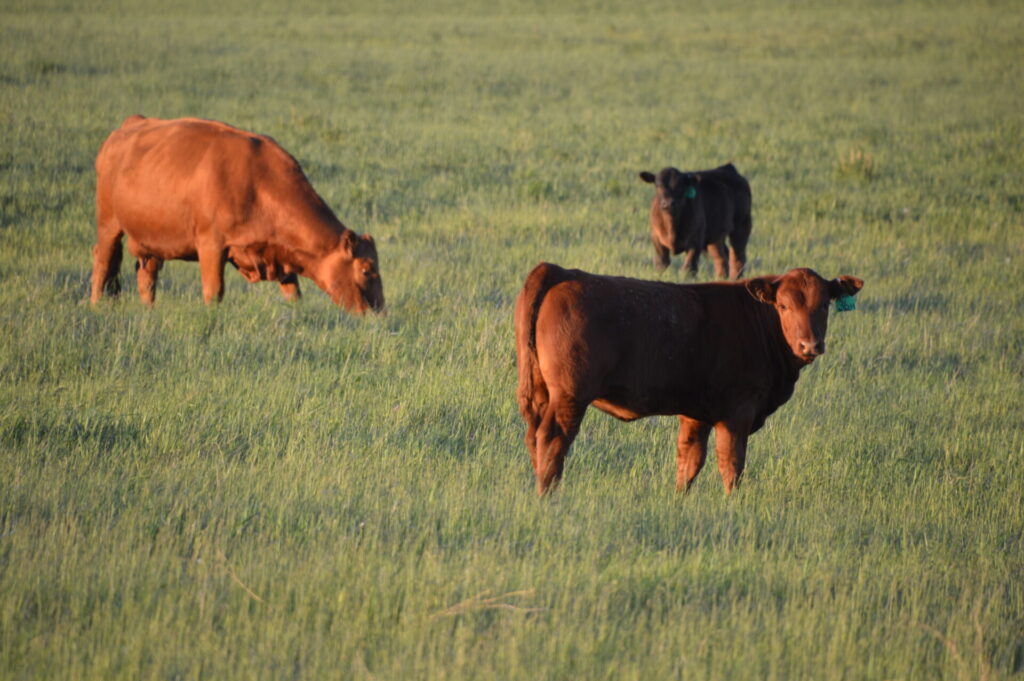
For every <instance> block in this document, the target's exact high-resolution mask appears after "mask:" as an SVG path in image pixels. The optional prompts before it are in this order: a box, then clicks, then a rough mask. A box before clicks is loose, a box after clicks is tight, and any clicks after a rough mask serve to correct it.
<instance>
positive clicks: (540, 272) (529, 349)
mask: <svg viewBox="0 0 1024 681" xmlns="http://www.w3.org/2000/svg"><path fill="white" fill-rule="evenodd" d="M570 278H571V275H570V273H569V272H568V271H566V270H564V269H562V268H561V267H559V266H558V265H552V264H550V263H546V262H542V263H540V264H539V265H537V266H536V267H534V268H533V270H532V271H531V272H530V274H529V275H528V276H527V277H526V282H525V283H524V284H523V290H522V291H520V292H519V298H518V299H517V300H516V311H515V327H516V359H517V361H518V364H519V389H518V391H517V392H516V395H517V396H518V398H519V405H520V408H521V409H522V410H524V411H526V410H530V411H534V410H535V409H536V405H535V404H534V394H535V393H534V374H535V373H536V372H537V371H538V368H537V315H538V314H539V313H540V305H541V303H542V302H543V301H544V296H545V295H546V294H547V292H548V291H549V290H550V289H551V287H552V286H554V285H555V284H558V283H559V282H562V281H565V280H567V279H570Z"/></svg>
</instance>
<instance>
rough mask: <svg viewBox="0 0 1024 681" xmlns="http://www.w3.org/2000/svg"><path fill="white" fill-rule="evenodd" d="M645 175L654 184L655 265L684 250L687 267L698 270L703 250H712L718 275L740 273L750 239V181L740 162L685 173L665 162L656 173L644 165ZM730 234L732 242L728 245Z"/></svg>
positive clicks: (663, 264) (734, 276) (736, 276)
mask: <svg viewBox="0 0 1024 681" xmlns="http://www.w3.org/2000/svg"><path fill="white" fill-rule="evenodd" d="M640 179H641V180H643V181H644V182H648V183H650V184H653V185H654V187H655V188H654V199H653V200H652V201H651V241H652V242H654V266H655V267H656V268H657V269H659V270H663V269H665V268H666V267H668V265H669V262H670V261H671V260H672V256H673V255H678V254H680V253H683V252H685V253H686V256H685V257H684V259H683V269H684V270H685V271H686V273H687V274H690V275H694V274H696V273H697V263H698V262H699V260H700V253H701V251H703V250H707V251H708V252H709V253H710V254H711V259H712V260H713V261H714V263H715V275H716V276H718V277H719V278H722V279H724V278H725V276H726V261H728V268H729V277H730V278H732V279H739V276H740V273H742V272H743V267H744V266H745V265H746V263H747V241H749V240H750V229H751V224H752V223H751V219H750V184H749V183H748V182H747V179H746V178H745V177H743V176H742V175H740V174H739V172H738V171H737V170H736V166H734V165H733V164H731V163H727V164H725V165H724V166H719V167H718V168H713V169H711V170H700V171H697V172H687V173H684V172H682V171H680V170H676V169H675V168H663V169H662V170H661V171H659V172H658V174H657V175H655V174H654V173H649V172H647V171H644V172H642V173H640ZM726 237H728V238H729V245H730V246H731V248H726V245H725V239H726Z"/></svg>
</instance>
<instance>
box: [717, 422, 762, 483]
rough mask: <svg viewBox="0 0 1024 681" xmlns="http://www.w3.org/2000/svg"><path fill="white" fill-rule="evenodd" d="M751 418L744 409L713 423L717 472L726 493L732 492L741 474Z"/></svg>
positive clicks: (745, 459)
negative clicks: (739, 412)
mask: <svg viewBox="0 0 1024 681" xmlns="http://www.w3.org/2000/svg"><path fill="white" fill-rule="evenodd" d="M752 420H753V419H752V418H751V416H750V414H749V412H747V411H744V412H743V413H741V414H737V415H734V416H733V417H732V418H729V419H727V420H725V421H721V422H719V423H717V424H715V440H716V442H715V453H716V454H717V455H718V472H719V473H720V474H721V475H722V484H724V485H725V493H726V494H729V493H730V492H732V490H733V489H734V488H735V487H736V485H738V484H739V481H740V476H742V475H743V466H744V465H745V464H746V461H747V438H748V437H750V424H751V422H752Z"/></svg>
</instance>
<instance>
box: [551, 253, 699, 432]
mask: <svg viewBox="0 0 1024 681" xmlns="http://www.w3.org/2000/svg"><path fill="white" fill-rule="evenodd" d="M573 273H574V276H573V277H572V278H571V279H569V280H566V281H562V282H561V283H558V284H556V285H554V286H552V287H551V289H550V290H548V291H547V294H546V296H545V297H544V300H543V302H542V304H541V306H540V309H539V311H538V314H537V321H536V338H537V356H538V362H539V364H540V368H541V372H542V374H543V375H544V377H545V380H547V381H548V384H549V390H551V389H554V390H558V389H559V388H560V387H561V388H564V389H566V390H568V389H569V388H568V386H570V385H571V386H573V388H572V390H573V392H576V391H579V390H581V389H582V391H583V393H584V394H583V395H577V397H578V398H580V399H585V400H586V401H591V400H601V399H608V400H613V401H615V402H616V403H617V404H619V405H621V406H624V407H626V408H628V409H629V410H632V411H635V412H637V413H642V414H645V415H646V414H651V413H679V412H678V411H672V410H673V409H674V408H675V406H676V404H677V402H678V399H679V397H680V396H679V385H680V383H681V382H682V378H683V377H684V376H688V375H691V374H692V372H693V371H694V370H699V366H698V365H697V363H695V362H694V361H693V360H694V359H695V355H694V353H695V351H696V340H697V336H698V334H699V332H700V326H701V323H702V320H703V316H704V315H703V310H702V309H701V306H700V304H699V301H698V300H697V298H696V297H695V296H694V295H693V292H692V290H690V289H689V288H688V287H684V286H679V285H674V284H668V283H662V282H651V281H642V280H636V279H628V278H625V277H605V276H599V275H590V274H587V273H582V272H578V271H573ZM691 378H692V376H691ZM597 406H599V407H600V405H597Z"/></svg>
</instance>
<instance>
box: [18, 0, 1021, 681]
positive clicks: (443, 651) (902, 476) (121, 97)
mask: <svg viewBox="0 0 1024 681" xmlns="http://www.w3.org/2000/svg"><path fill="white" fill-rule="evenodd" d="M232 3H234V5H236V7H234V8H232V7H231V6H230V5H231V4H232ZM189 4H190V5H191V6H185V4H184V3H157V2H147V3H145V4H139V3H135V2H130V1H125V2H113V1H110V2H106V1H103V2H84V1H78V2H74V1H62V0H5V2H4V3H3V4H2V6H0V117H2V121H3V131H4V134H3V138H2V140H0V283H2V290H3V295H2V299H0V324H2V334H0V405H2V406H0V448H2V451H0V678H2V679H19V680H21V679H102V680H115V679H217V680H230V679H329V678H339V679H446V680H456V679H616V680H618V679H638V680H639V679H644V680H649V679H673V678H684V679H730V680H732V679H758V680H761V679H778V680H792V679H822V680H831V679H878V680H896V679H901V680H902V679H908V680H909V679H987V680H995V679H1008V678H1022V677H1024V502H1022V497H1024V271H1022V264H1024V229H1022V228H1024V217H1022V216H1024V162H1022V159H1024V8H1022V6H1021V5H1020V3H1019V2H1016V1H1010V0H1007V1H1005V2H1002V1H995V2H968V3H953V2H923V1H922V2H909V3H900V4H898V5H895V6H893V5H890V4H889V3H877V2H868V1H866V0H865V1H860V0H857V1H855V2H842V3H839V2H835V3H832V2H829V3H820V4H817V5H811V4H803V3H784V2H781V1H780V2H770V1H767V0H766V1H763V2H762V1H755V2H749V3H747V2H745V3H738V2H730V1H729V0H726V1H724V2H696V3H692V4H686V5H683V4H680V3H669V2H659V1H657V0H650V1H648V0H640V1H638V2H631V3H610V2H599V1H598V0H592V1H591V2H588V3H585V4H584V3H580V4H578V5H574V4H573V3H568V2H563V3H540V2H522V3H494V4H484V3H471V2H468V1H463V2H459V1H457V0H453V1H452V2H446V3H441V4H433V5H432V6H431V7H430V8H424V7H422V6H421V5H420V3H415V2H401V1H400V0H395V1H394V2H382V3H366V6H365V7H361V8H360V7H355V6H348V5H346V3H332V2H322V3H319V4H318V3H315V2H301V3H295V4H292V5H288V7H289V9H288V10H287V11H286V10H284V9H282V7H279V6H278V3H273V2H263V3H245V2H240V1H237V0H228V2H227V4H225V3H199V2H191V3H189ZM280 4H281V5H282V6H284V5H285V3H280ZM132 113H143V114H146V115H151V116H159V117H163V118H173V117H177V116H190V115H195V116H202V117H206V118H214V119H219V120H224V121H228V122H231V123H233V124H236V125H239V126H241V127H245V128H249V129H253V130H256V131H258V132H262V133H266V134H269V135H271V136H273V137H274V138H275V139H276V140H277V141H278V142H280V143H281V144H282V145H283V146H284V147H285V148H286V149H288V150H289V151H291V152H292V153H293V154H294V155H295V156H296V157H297V158H298V159H299V161H300V162H301V163H302V164H303V166H304V168H305V169H306V172H307V175H308V176H309V177H310V179H311V181H312V182H313V185H314V186H315V187H316V189H317V190H318V191H319V192H320V193H321V195H322V196H323V197H324V198H325V199H326V200H327V202H328V203H329V204H330V205H331V206H332V207H333V208H334V209H335V211H336V212H337V213H338V215H339V217H340V218H341V219H342V220H343V221H344V222H345V223H346V224H347V225H348V226H349V227H351V228H353V229H355V230H358V231H360V232H370V233H372V234H373V235H374V236H375V237H376V239H377V243H378V247H379V250H380V257H381V266H382V273H383V277H384V287H385V294H386V296H387V302H388V314H387V316H386V317H383V318H368V319H356V318H353V317H350V316H347V315H346V314H344V313H343V312H342V311H340V310H339V309H337V308H335V307H333V306H332V305H331V303H330V301H329V300H328V298H327V297H326V296H325V295H324V294H323V293H322V292H320V291H319V290H318V289H316V287H315V286H313V285H312V283H311V282H308V281H306V282H305V283H304V284H303V286H304V290H305V293H306V296H305V298H304V299H303V301H302V302H301V303H300V304H297V305H291V304H288V303H285V302H284V301H283V300H281V298H280V296H279V294H278V291H277V287H276V286H273V285H270V284H259V285H249V284H247V283H246V282H245V281H244V280H243V279H242V277H241V276H239V275H238V274H236V273H235V272H234V271H233V270H230V269H229V271H228V273H227V291H226V295H225V299H224V302H223V303H222V304H221V305H219V306H217V307H213V308H206V307H205V306H203V304H202V302H201V288H200V282H199V272H198V268H197V266H196V265H195V264H192V263H170V264H169V265H168V266H167V267H166V268H165V269H164V271H163V273H162V278H161V282H160V285H159V289H158V294H157V303H156V306H155V308H153V309H145V308H143V307H142V306H141V305H140V304H139V302H138V298H137V296H136V294H135V291H134V289H135V284H134V276H133V274H132V262H131V261H130V260H129V259H126V262H125V265H124V266H123V268H122V277H123V284H124V288H125V291H126V294H125V295H122V297H121V299H120V300H117V301H114V302H104V303H102V304H100V305H99V306H97V307H96V308H91V307H90V306H89V305H88V304H87V302H86V299H87V296H88V291H87V286H88V278H89V274H90V269H91V255H90V249H91V247H92V244H93V239H94V232H95V224H94V219H93V211H94V201H93V188H94V182H95V177H94V171H93V167H92V163H93V159H94V158H95V155H96V152H97V150H98V148H99V145H100V144H101V142H102V141H103V139H104V138H105V137H106V135H107V134H108V133H109V132H110V131H111V130H112V129H114V128H115V127H117V126H118V125H119V124H120V122H121V120H122V119H123V118H124V117H126V116H127V115H129V114H132ZM728 160H731V161H733V162H734V163H735V164H736V165H737V167H738V168H739V169H740V170H741V172H743V173H744V174H745V175H747V177H748V178H749V179H750V182H751V186H752V190H753V195H754V232H753V238H752V241H751V245H750V249H749V253H750V256H751V262H750V265H749V272H750V273H752V274H765V273H771V272H781V271H784V270H786V269H789V268H790V267H795V266H809V267H813V268H814V269H816V270H817V271H819V272H820V273H821V274H823V275H825V276H828V277H833V276H836V275H838V274H852V275H855V276H859V277H862V278H863V279H864V280H865V282H866V285H865V289H864V290H863V292H862V293H861V295H860V296H859V297H858V310H857V311H856V312H853V313H848V314H842V315H837V316H834V317H833V319H832V323H831V324H830V329H829V339H828V340H829V352H828V354H826V355H825V356H824V357H823V358H821V359H820V360H819V361H818V362H817V363H815V365H813V366H812V367H811V368H809V369H807V370H805V371H804V373H803V377H802V379H801V381H800V383H799V384H798V385H797V389H796V394H795V396H794V397H793V399H792V400H791V401H790V402H789V403H788V404H787V405H785V406H784V407H783V408H782V409H781V410H780V411H779V412H778V413H777V414H776V415H775V416H773V417H772V418H771V419H769V421H768V423H767V425H766V426H765V428H764V429H763V430H762V431H761V432H759V433H758V434H756V435H755V436H754V437H753V438H752V439H751V445H750V456H749V460H748V468H747V474H746V477H745V481H744V484H743V485H742V486H741V488H740V489H739V491H738V492H737V493H736V494H733V495H732V496H730V497H728V498H726V497H725V496H724V495H723V493H722V486H721V481H720V480H719V478H718V474H717V471H716V469H715V464H714V457H713V456H711V457H710V460H709V463H708V466H707V467H706V468H705V470H704V472H703V473H702V475H701V476H700V478H698V481H697V484H696V485H695V488H694V490H693V491H692V492H691V493H690V494H689V495H688V496H685V497H680V496H676V495H675V494H674V493H673V484H674V470H675V469H674V464H675V461H674V457H675V436H676V425H677V424H676V421H675V419H672V418H656V419H648V420H644V421H640V422H637V423H634V424H629V425H627V424H621V423H619V422H617V421H615V420H614V419H612V418H610V417H608V416H605V415H604V414H601V413H599V412H596V411H594V410H592V411H591V413H590V415H589V416H588V417H587V419H586V420H585V421H584V424H583V430H582V433H581V435H580V437H579V438H578V440H577V441H576V444H575V445H574V448H573V456H572V457H571V459H570V461H569V464H568V468H567V472H566V480H565V484H564V485H563V486H562V487H561V488H560V489H559V490H558V491H557V493H556V494H554V495H553V496H551V497H550V498H546V499H538V498H537V497H536V495H535V493H534V483H533V476H532V470H531V468H530V465H529V460H528V457H527V454H526V450H525V447H524V446H523V443H522V436H523V431H524V429H523V425H522V423H521V421H520V419H519V415H518V411H517V406H516V402H515V351H514V342H513V338H512V307H513V303H514V300H515V296H516V295H517V293H518V290H519V287H520V286H521V285H522V281H523V279H524V278H525V276H526V274H527V272H529V270H530V268H532V267H533V265H534V264H536V263H537V262H538V261H540V260H548V261H551V262H556V263H559V264H562V265H565V266H570V267H579V268H582V269H586V270H589V271H593V272H599V273H606V274H624V275H629V276H639V277H646V278H654V277H655V276H656V275H655V273H654V270H653V267H652V255H653V250H652V249H651V247H650V241H649V237H648V226H647V206H648V204H649V201H650V187H649V186H648V185H644V184H643V183H642V182H640V180H639V179H638V178H637V172H638V171H640V170H652V171H657V170H658V169H659V168H661V167H662V166H665V165H676V166H679V167H681V168H689V169H696V168H704V167H710V166H713V165H718V164H720V163H724V162H725V161H728ZM703 266H704V269H703V270H702V274H701V278H703V279H708V278H710V277H711V272H710V264H709V263H708V261H707V260H705V261H704V263H703ZM663 277H664V278H667V279H671V280H678V279H680V277H681V274H680V272H679V270H678V269H677V268H673V269H672V270H670V271H669V272H668V273H666V274H665V275H663Z"/></svg>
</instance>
